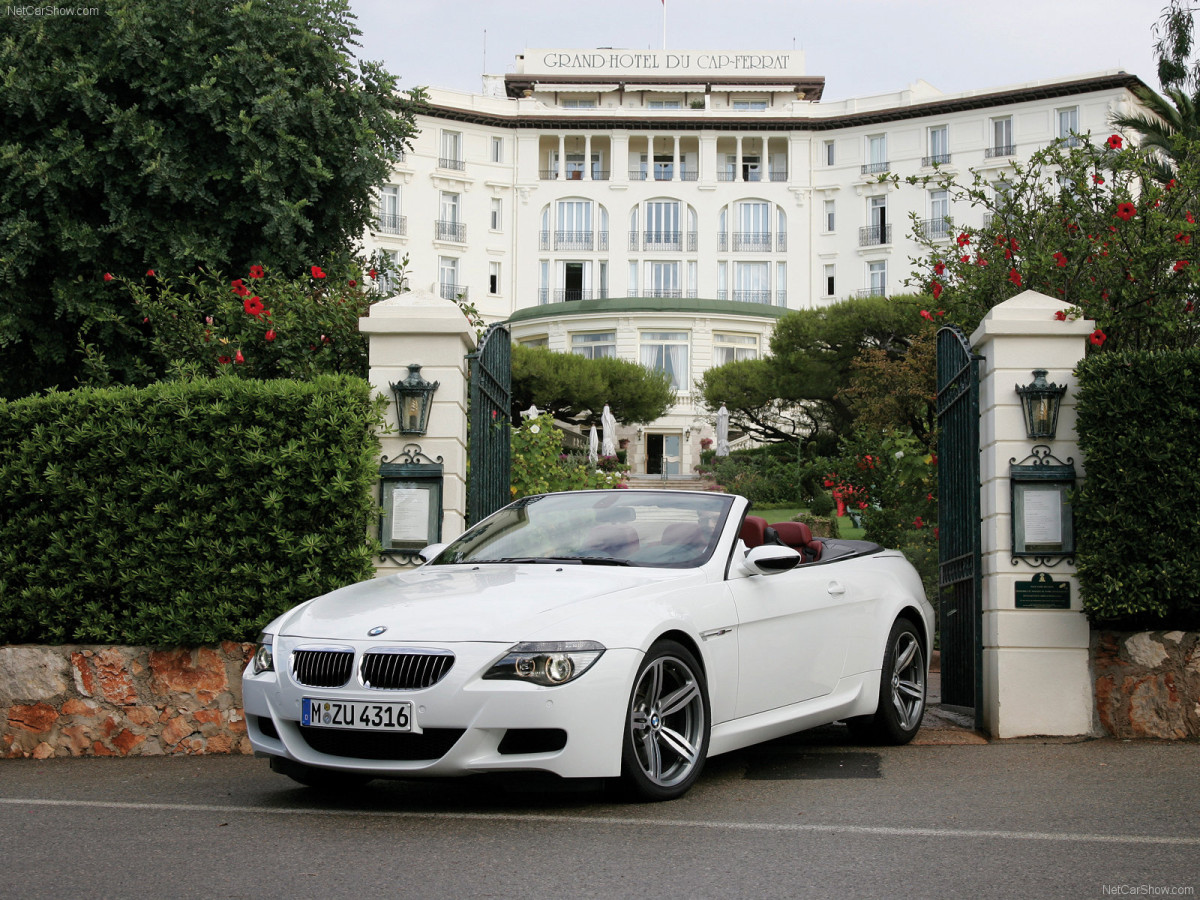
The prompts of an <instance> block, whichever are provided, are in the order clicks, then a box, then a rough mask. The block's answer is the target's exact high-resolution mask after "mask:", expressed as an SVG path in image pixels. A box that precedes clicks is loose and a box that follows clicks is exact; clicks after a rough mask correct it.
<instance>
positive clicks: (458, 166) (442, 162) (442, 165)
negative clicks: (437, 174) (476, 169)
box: [438, 156, 467, 172]
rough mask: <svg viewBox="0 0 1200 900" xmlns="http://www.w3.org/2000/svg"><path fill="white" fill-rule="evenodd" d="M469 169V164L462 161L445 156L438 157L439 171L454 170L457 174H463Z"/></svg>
mask: <svg viewBox="0 0 1200 900" xmlns="http://www.w3.org/2000/svg"><path fill="white" fill-rule="evenodd" d="M466 167H467V164H466V163H465V162H464V161H463V160H461V159H448V158H446V157H445V156H440V157H438V168H439V169H454V170H455V171H456V172H461V171H462V170H463V169H465V168H466Z"/></svg>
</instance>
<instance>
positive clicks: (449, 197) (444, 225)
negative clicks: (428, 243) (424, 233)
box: [437, 191, 466, 241]
mask: <svg viewBox="0 0 1200 900" xmlns="http://www.w3.org/2000/svg"><path fill="white" fill-rule="evenodd" d="M458 199H459V197H458V194H455V193H453V192H451V191H442V192H441V199H440V202H439V204H438V206H439V210H440V212H439V215H440V218H439V219H438V220H437V238H438V240H440V241H464V240H466V234H465V232H466V229H465V228H464V227H463V226H462V224H461V223H460V222H459V221H458Z"/></svg>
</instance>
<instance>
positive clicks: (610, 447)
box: [600, 403, 617, 456]
mask: <svg viewBox="0 0 1200 900" xmlns="http://www.w3.org/2000/svg"><path fill="white" fill-rule="evenodd" d="M600 427H601V428H602V429H603V430H604V435H603V437H604V441H603V446H602V448H601V451H600V452H601V453H603V454H604V455H605V456H616V455H617V419H616V417H615V416H614V415H613V414H612V410H611V409H609V408H608V404H607V403H605V404H604V412H602V413H601V414H600Z"/></svg>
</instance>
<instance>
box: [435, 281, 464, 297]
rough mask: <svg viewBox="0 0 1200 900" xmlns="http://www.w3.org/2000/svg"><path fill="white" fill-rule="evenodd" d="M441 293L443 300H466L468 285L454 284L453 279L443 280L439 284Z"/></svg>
mask: <svg viewBox="0 0 1200 900" xmlns="http://www.w3.org/2000/svg"><path fill="white" fill-rule="evenodd" d="M439 287H440V291H439V293H440V294H441V296H442V299H443V300H464V301H465V300H466V299H467V286H466V285H465V284H454V283H453V282H451V281H443V282H441V284H440V285H439Z"/></svg>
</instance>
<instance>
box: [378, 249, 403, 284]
mask: <svg viewBox="0 0 1200 900" xmlns="http://www.w3.org/2000/svg"><path fill="white" fill-rule="evenodd" d="M379 255H380V256H381V257H382V262H383V265H382V266H380V272H379V290H380V291H381V292H382V293H383V294H391V293H394V292H396V291H398V290H400V289H401V287H402V285H401V284H400V276H399V274H398V273H399V269H400V252H399V251H398V250H380V251H379Z"/></svg>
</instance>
